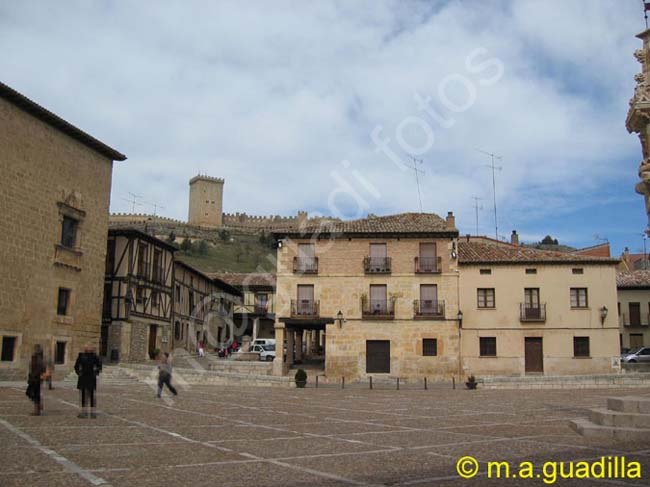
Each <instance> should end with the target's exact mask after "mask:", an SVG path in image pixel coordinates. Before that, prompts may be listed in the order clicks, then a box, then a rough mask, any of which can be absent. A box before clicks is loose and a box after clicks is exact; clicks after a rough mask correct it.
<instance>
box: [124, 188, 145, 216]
mask: <svg viewBox="0 0 650 487" xmlns="http://www.w3.org/2000/svg"><path fill="white" fill-rule="evenodd" d="M129 195H130V196H131V198H122V199H123V200H124V201H128V202H129V203H131V213H135V207H136V206H142V203H141V202H140V201H138V200H141V199H142V196H140V195H138V194H135V193H131V192H130V191H129Z"/></svg>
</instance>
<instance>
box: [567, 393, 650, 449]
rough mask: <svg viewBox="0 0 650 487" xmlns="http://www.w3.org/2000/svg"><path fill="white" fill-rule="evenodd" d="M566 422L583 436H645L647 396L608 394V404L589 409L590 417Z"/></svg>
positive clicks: (649, 430) (648, 430)
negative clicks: (615, 395)
mask: <svg viewBox="0 0 650 487" xmlns="http://www.w3.org/2000/svg"><path fill="white" fill-rule="evenodd" d="M569 425H570V426H571V428H573V429H574V430H575V431H576V432H578V433H579V434H581V435H583V436H586V437H598V438H611V439H615V440H648V439H649V438H650V397H647V396H628V397H610V398H607V408H596V409H591V410H590V411H589V419H586V418H580V419H575V420H572V421H570V423H569Z"/></svg>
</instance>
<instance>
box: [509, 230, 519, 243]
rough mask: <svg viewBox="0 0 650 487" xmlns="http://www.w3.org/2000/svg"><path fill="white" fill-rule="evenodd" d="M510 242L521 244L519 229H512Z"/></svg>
mask: <svg viewBox="0 0 650 487" xmlns="http://www.w3.org/2000/svg"><path fill="white" fill-rule="evenodd" d="M510 243H511V244H512V245H519V235H517V230H513V231H512V235H510Z"/></svg>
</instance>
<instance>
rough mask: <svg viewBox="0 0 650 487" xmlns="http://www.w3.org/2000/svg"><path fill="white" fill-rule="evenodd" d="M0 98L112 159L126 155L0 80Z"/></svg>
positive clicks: (124, 157)
mask: <svg viewBox="0 0 650 487" xmlns="http://www.w3.org/2000/svg"><path fill="white" fill-rule="evenodd" d="M0 98H3V99H5V100H7V101H8V102H9V103H12V104H13V105H15V106H17V107H18V108H20V109H21V110H23V111H25V112H27V113H29V114H30V115H32V116H34V117H36V118H38V119H39V120H41V121H43V122H45V123H46V124H48V125H50V126H51V127H54V128H55V129H57V130H59V131H61V132H63V133H64V134H66V135H68V136H70V137H72V138H73V139H76V140H78V141H79V142H81V143H82V144H84V145H85V146H87V147H90V148H91V149H93V150H95V151H97V152H99V153H100V154H103V155H104V156H106V157H108V158H109V159H111V160H112V161H124V160H126V156H125V155H124V154H122V153H120V152H118V151H116V150H115V149H113V148H112V147H109V146H107V145H106V144H104V143H103V142H102V141H100V140H97V139H96V138H95V137H93V136H92V135H89V134H87V133H86V132H84V131H83V130H81V129H79V128H77V127H75V126H74V125H72V124H71V123H69V122H66V121H65V120H63V119H62V118H61V117H59V116H58V115H55V114H54V113H52V112H51V111H49V110H47V109H46V108H43V107H42V106H41V105H39V104H38V103H36V102H34V101H32V100H30V99H29V98H27V97H26V96H25V95H23V94H21V93H18V92H17V91H16V90H14V89H13V88H11V87H10V86H7V85H6V84H4V83H2V82H0Z"/></svg>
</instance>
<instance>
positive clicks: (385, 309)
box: [361, 297, 395, 320]
mask: <svg viewBox="0 0 650 487" xmlns="http://www.w3.org/2000/svg"><path fill="white" fill-rule="evenodd" d="M361 316H362V317H363V319H364V320H394V319H395V300H394V299H368V298H366V297H363V298H361Z"/></svg>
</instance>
